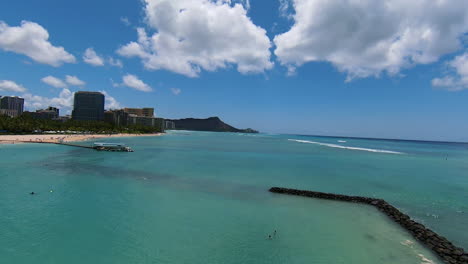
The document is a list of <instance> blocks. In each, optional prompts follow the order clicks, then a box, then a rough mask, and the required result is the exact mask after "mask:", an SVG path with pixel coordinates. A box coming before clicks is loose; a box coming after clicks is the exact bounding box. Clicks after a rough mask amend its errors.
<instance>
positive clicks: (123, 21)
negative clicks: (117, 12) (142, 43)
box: [120, 17, 132, 27]
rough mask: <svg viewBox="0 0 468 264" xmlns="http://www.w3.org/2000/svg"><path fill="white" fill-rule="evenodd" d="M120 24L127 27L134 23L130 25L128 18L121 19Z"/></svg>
mask: <svg viewBox="0 0 468 264" xmlns="http://www.w3.org/2000/svg"><path fill="white" fill-rule="evenodd" d="M120 22H122V23H123V24H124V25H126V26H127V27H128V26H130V25H131V24H132V23H130V20H129V19H128V17H121V18H120Z"/></svg>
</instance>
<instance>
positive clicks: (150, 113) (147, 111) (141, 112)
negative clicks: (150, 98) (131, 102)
mask: <svg viewBox="0 0 468 264" xmlns="http://www.w3.org/2000/svg"><path fill="white" fill-rule="evenodd" d="M123 110H124V111H125V112H127V113H128V114H130V115H136V116H144V117H154V108H151V107H146V108H124V109H123Z"/></svg>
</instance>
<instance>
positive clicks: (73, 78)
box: [65, 75, 86, 86]
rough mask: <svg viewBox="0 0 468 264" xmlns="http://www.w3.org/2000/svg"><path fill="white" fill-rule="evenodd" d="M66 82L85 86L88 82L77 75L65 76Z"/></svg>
mask: <svg viewBox="0 0 468 264" xmlns="http://www.w3.org/2000/svg"><path fill="white" fill-rule="evenodd" d="M65 82H67V83H68V84H69V85H72V86H84V85H86V83H85V82H84V81H82V80H80V79H78V77H76V76H71V75H67V76H65Z"/></svg>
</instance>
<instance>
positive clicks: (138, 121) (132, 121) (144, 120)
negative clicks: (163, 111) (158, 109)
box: [128, 115, 164, 130]
mask: <svg viewBox="0 0 468 264" xmlns="http://www.w3.org/2000/svg"><path fill="white" fill-rule="evenodd" d="M128 125H140V126H150V127H155V128H159V129H160V130H164V119H162V118H156V117H145V116H136V115H128Z"/></svg>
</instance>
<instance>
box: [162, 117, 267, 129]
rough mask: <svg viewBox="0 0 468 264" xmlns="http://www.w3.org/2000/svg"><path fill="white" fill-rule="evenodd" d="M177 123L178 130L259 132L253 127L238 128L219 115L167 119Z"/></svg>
mask: <svg viewBox="0 0 468 264" xmlns="http://www.w3.org/2000/svg"><path fill="white" fill-rule="evenodd" d="M166 120H167V121H172V122H174V124H175V127H176V129H177V130H195V131H213V132H237V133H258V131H256V130H253V129H251V128H247V129H238V128H235V127H233V126H230V125H228V124H226V123H224V122H223V121H221V119H219V117H217V116H215V117H209V118H206V119H198V118H184V119H166Z"/></svg>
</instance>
